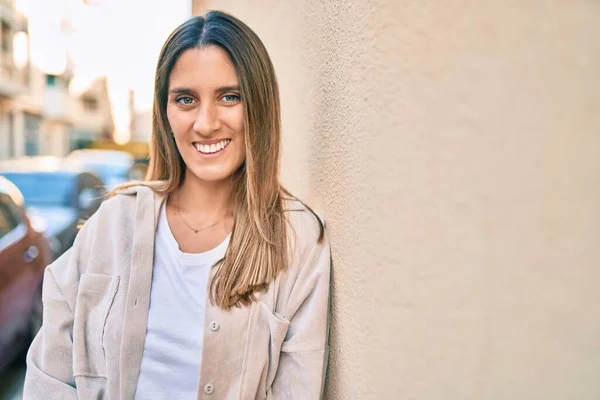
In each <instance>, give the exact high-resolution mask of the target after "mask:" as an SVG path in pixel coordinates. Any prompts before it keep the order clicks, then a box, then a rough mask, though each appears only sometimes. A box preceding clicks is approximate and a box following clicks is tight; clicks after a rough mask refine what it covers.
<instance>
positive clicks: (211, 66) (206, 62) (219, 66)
mask: <svg viewBox="0 0 600 400" xmlns="http://www.w3.org/2000/svg"><path fill="white" fill-rule="evenodd" d="M237 84H238V79H237V74H236V71H235V67H234V66H233V64H232V62H231V60H230V59H229V56H228V55H227V53H226V52H225V51H224V50H223V49H221V48H220V47H218V46H214V45H213V46H206V47H202V48H199V49H198V48H193V49H188V50H186V51H184V52H183V53H182V54H181V55H180V56H179V58H178V59H177V61H176V62H175V66H174V67H173V70H171V74H170V75H169V88H173V87H179V86H185V87H190V88H217V87H221V86H236V85H237Z"/></svg>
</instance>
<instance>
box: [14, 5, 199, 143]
mask: <svg viewBox="0 0 600 400" xmlns="http://www.w3.org/2000/svg"><path fill="white" fill-rule="evenodd" d="M85 3H86V1H84V0H17V1H16V5H17V9H19V10H20V11H21V12H22V13H24V14H25V15H26V16H27V17H28V19H29V35H30V42H31V60H32V63H34V64H36V65H37V66H38V67H40V68H41V69H42V70H43V71H45V72H48V73H60V72H62V71H63V70H64V68H65V59H66V57H65V54H66V51H67V49H68V51H69V54H70V55H71V58H72V60H73V62H74V64H75V78H74V80H73V82H72V89H74V90H76V91H78V90H81V89H83V88H85V87H86V86H87V85H88V84H89V83H90V82H91V81H92V80H93V79H94V78H95V77H98V76H102V75H106V76H108V80H109V91H110V96H111V101H112V105H113V114H114V117H115V124H116V128H117V134H119V133H123V131H124V130H127V124H128V120H127V118H128V116H127V104H128V90H129V89H133V90H134V91H135V102H136V107H137V108H138V109H148V108H150V107H151V106H152V92H153V84H154V69H155V67H156V61H157V58H158V54H159V52H160V49H161V47H162V45H163V43H164V41H165V40H166V39H167V37H168V36H169V34H170V33H171V31H173V29H175V28H176V27H177V26H178V25H179V24H181V23H182V22H183V21H185V20H186V19H187V18H189V17H190V16H191V12H192V5H191V3H192V1H191V0H168V1H167V0H88V1H87V3H90V4H88V5H86V4H85ZM64 32H70V33H71V35H70V37H67V36H66V35H65V34H64Z"/></svg>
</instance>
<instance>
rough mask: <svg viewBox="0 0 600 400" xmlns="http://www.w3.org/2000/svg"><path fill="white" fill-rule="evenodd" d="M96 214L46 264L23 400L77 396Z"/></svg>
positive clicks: (28, 355) (75, 397) (71, 397)
mask: <svg viewBox="0 0 600 400" xmlns="http://www.w3.org/2000/svg"><path fill="white" fill-rule="evenodd" d="M94 220H95V216H92V217H91V218H90V220H88V221H87V222H86V223H85V224H84V226H83V227H82V228H81V230H80V232H79V234H78V235H77V237H76V239H75V243H74V244H73V246H72V247H71V249H69V250H68V251H67V252H65V253H64V254H63V255H62V256H61V257H59V258H58V259H57V260H56V261H54V263H52V264H51V265H49V266H48V267H46V270H45V272H44V281H43V285H42V302H43V307H44V308H43V317H42V327H41V328H40V330H39V332H38V333H37V335H36V336H35V338H34V340H33V342H32V343H31V346H30V347H29V350H28V352H27V371H26V373H25V383H24V388H23V399H24V400H30V399H31V400H33V399H61V400H69V399H77V398H78V395H77V389H76V385H75V378H74V375H73V321H74V308H75V298H76V296H77V288H78V285H79V277H80V267H81V265H82V264H85V259H84V258H85V257H84V254H83V253H84V252H83V251H82V249H86V248H87V247H89V245H90V241H91V235H90V234H89V233H86V232H89V231H90V229H92V228H91V227H90V226H91V225H93V222H94Z"/></svg>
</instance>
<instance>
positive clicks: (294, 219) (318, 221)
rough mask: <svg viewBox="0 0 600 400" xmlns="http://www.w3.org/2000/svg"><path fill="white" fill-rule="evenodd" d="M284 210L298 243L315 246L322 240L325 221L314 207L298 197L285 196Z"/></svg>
mask: <svg viewBox="0 0 600 400" xmlns="http://www.w3.org/2000/svg"><path fill="white" fill-rule="evenodd" d="M283 210H284V213H285V215H286V217H287V220H288V222H289V224H290V228H291V230H292V232H291V233H292V235H293V236H294V237H295V239H296V242H297V245H305V246H309V247H313V246H314V245H315V244H317V243H319V242H322V241H323V239H324V235H325V221H324V220H323V218H322V217H321V216H319V215H318V214H317V213H316V212H315V211H314V210H313V209H312V208H310V207H309V206H308V205H306V204H305V203H303V202H302V201H300V200H298V199H296V198H291V197H290V198H285V199H284V201H283Z"/></svg>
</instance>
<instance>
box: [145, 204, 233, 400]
mask: <svg viewBox="0 0 600 400" xmlns="http://www.w3.org/2000/svg"><path fill="white" fill-rule="evenodd" d="M229 239H230V237H229V236H228V237H227V238H226V239H225V241H223V243H221V244H220V245H219V246H217V247H216V248H214V249H212V250H209V251H207V252H204V253H195V254H190V253H183V252H182V251H181V250H179V245H178V244H177V241H176V240H175V237H174V236H173V233H172V232H171V228H170V227H169V223H168V221H167V214H166V209H165V206H164V205H163V207H162V209H161V210H160V217H159V221H158V228H157V231H156V238H155V247H154V268H153V271H152V288H151V291H150V310H149V312H148V330H147V332H146V341H145V343H144V353H143V355H142V364H141V368H140V376H139V378H138V384H137V389H136V393H135V398H136V399H137V400H148V399H152V400H158V399H178V400H186V399H190V400H192V399H196V393H197V390H198V382H199V378H200V361H201V360H202V340H203V332H204V330H203V328H204V313H205V306H206V298H207V291H208V277H209V272H210V269H211V266H212V265H213V264H214V263H215V262H216V261H218V260H219V259H221V258H222V257H223V256H224V255H225V251H226V250H227V246H228V244H229Z"/></svg>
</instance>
